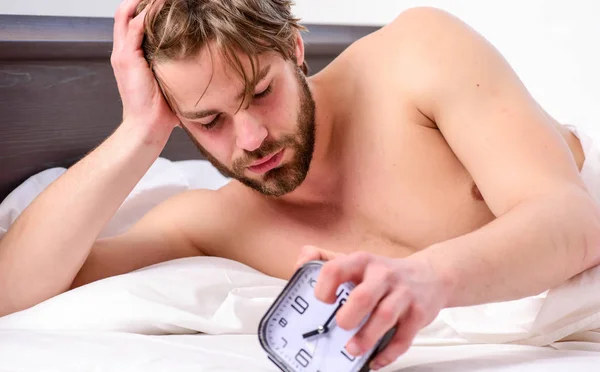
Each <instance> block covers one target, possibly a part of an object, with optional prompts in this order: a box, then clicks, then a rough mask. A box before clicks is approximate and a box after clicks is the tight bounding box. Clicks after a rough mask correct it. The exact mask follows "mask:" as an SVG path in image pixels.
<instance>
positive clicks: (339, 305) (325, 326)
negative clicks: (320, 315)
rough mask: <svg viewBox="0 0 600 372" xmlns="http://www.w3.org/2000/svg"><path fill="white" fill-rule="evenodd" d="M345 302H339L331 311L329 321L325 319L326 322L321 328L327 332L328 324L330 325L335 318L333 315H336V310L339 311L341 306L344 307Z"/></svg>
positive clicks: (343, 300) (342, 300)
mask: <svg viewBox="0 0 600 372" xmlns="http://www.w3.org/2000/svg"><path fill="white" fill-rule="evenodd" d="M345 302H346V299H345V298H342V299H341V300H340V303H339V304H338V305H337V307H336V308H335V310H333V313H332V314H331V315H330V316H329V319H327V321H326V322H325V325H324V326H323V328H325V330H326V331H328V330H329V323H331V321H332V320H333V318H334V317H335V314H337V312H338V310H339V309H341V307H342V305H344V303H345Z"/></svg>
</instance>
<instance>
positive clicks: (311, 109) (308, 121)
mask: <svg viewBox="0 0 600 372" xmlns="http://www.w3.org/2000/svg"><path fill="white" fill-rule="evenodd" d="M296 80H297V82H298V87H299V91H300V94H299V101H300V102H299V107H300V108H299V112H298V114H297V120H296V133H295V134H288V135H285V136H282V138H280V139H278V140H265V141H264V142H263V143H262V144H261V146H260V147H259V148H258V149H256V150H254V151H244V156H242V157H241V158H238V159H236V160H234V162H233V164H232V166H231V168H228V167H226V166H225V165H224V164H223V163H221V162H219V161H218V160H217V159H215V158H214V157H213V156H212V155H211V154H210V153H209V152H208V151H206V149H205V148H204V147H202V146H201V145H200V144H199V143H198V141H197V140H196V138H194V136H193V135H192V134H191V133H190V132H189V131H188V130H187V129H186V128H185V127H184V126H182V127H183V128H184V130H185V131H186V132H187V134H188V136H189V137H190V139H191V140H192V142H194V144H195V145H196V147H197V148H198V150H199V151H200V153H202V155H203V156H204V157H205V158H206V160H208V161H209V162H210V163H211V164H212V165H213V166H214V167H215V168H217V170H219V172H221V174H223V175H224V176H225V177H229V178H233V179H236V180H238V181H240V182H241V183H243V184H244V185H246V186H248V187H250V188H252V189H254V190H256V191H258V192H260V193H261V194H263V195H266V196H272V197H278V196H282V195H285V194H287V193H289V192H292V191H293V190H295V189H296V188H297V187H298V186H300V184H302V182H304V180H305V179H306V175H307V174H308V170H309V168H310V163H311V161H312V157H313V152H314V148H315V101H314V99H313V96H312V93H311V91H310V88H309V87H308V83H307V81H306V77H305V75H304V73H303V72H302V70H300V68H298V67H296ZM284 148H286V149H291V150H293V153H294V155H293V158H292V159H291V160H290V161H289V162H288V163H286V164H282V165H280V166H279V167H277V168H274V169H271V170H270V171H268V172H266V173H265V174H263V175H262V179H254V178H250V177H247V176H245V175H244V171H245V170H246V169H247V167H248V166H249V165H250V164H252V162H254V161H256V160H258V159H261V158H264V157H265V156H268V155H272V154H274V153H275V152H278V151H280V150H282V149H284Z"/></svg>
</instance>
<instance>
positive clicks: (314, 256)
mask: <svg viewBox="0 0 600 372" xmlns="http://www.w3.org/2000/svg"><path fill="white" fill-rule="evenodd" d="M340 255H341V254H340V253H335V252H331V251H327V250H325V249H321V248H319V247H315V246H314V245H305V246H304V247H302V248H301V249H300V254H299V255H298V260H297V261H296V269H297V268H299V267H300V266H302V265H304V264H305V263H307V262H309V261H330V260H333V259H334V258H336V257H338V256H340Z"/></svg>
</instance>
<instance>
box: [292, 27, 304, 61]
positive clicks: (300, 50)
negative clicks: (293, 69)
mask: <svg viewBox="0 0 600 372" xmlns="http://www.w3.org/2000/svg"><path fill="white" fill-rule="evenodd" d="M294 53H295V55H296V63H297V64H298V67H301V66H302V64H303V63H304V40H303V39H302V35H300V31H296V48H295V51H294Z"/></svg>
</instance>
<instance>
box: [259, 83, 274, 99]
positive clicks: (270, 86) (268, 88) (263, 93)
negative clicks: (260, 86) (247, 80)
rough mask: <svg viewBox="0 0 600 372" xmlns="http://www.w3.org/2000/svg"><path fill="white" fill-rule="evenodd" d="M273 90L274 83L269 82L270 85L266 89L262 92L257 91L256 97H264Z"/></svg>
mask: <svg viewBox="0 0 600 372" xmlns="http://www.w3.org/2000/svg"><path fill="white" fill-rule="evenodd" d="M272 90H273V89H272V84H269V86H268V87H267V88H266V89H265V90H263V91H262V92H260V93H256V94H255V95H254V98H257V99H260V98H264V97H266V96H268V95H269V93H271V91H272Z"/></svg>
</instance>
